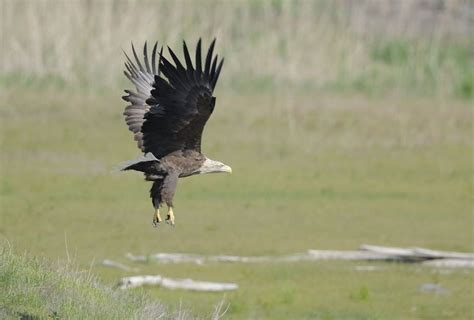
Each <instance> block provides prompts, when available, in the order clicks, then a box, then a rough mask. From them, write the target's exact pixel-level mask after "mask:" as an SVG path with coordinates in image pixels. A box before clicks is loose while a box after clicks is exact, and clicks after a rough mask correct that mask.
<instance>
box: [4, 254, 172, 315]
mask: <svg viewBox="0 0 474 320" xmlns="http://www.w3.org/2000/svg"><path fill="white" fill-rule="evenodd" d="M0 288H1V290H2V294H1V295H0V317H1V318H2V319H30V320H35V319H119V318H120V319H143V318H147V319H149V318H152V316H154V317H155V318H156V317H160V316H161V317H163V318H165V317H166V316H167V314H166V312H165V308H164V307H163V306H162V305H161V304H159V303H158V302H153V301H152V300H151V299H150V298H149V297H146V295H144V294H140V293H138V292H136V293H130V292H123V291H118V290H112V288H110V287H106V286H102V285H100V284H98V283H97V282H96V281H95V279H94V276H92V275H91V274H90V273H88V272H79V271H74V270H72V269H71V267H70V266H67V265H66V264H61V265H59V266H55V267H53V266H51V265H48V263H45V262H44V261H40V260H38V259H32V258H28V257H26V256H16V255H14V254H12V252H11V250H10V248H8V247H7V246H5V247H3V246H2V248H0ZM168 318H171V317H169V316H168Z"/></svg>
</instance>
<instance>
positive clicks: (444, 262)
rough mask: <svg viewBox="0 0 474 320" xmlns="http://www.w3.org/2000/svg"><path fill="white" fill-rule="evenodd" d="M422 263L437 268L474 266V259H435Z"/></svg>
mask: <svg viewBox="0 0 474 320" xmlns="http://www.w3.org/2000/svg"><path fill="white" fill-rule="evenodd" d="M422 264H423V265H424V266H429V267H436V268H471V269H472V268H474V260H465V259H435V260H427V261H424V262H423V263H422Z"/></svg>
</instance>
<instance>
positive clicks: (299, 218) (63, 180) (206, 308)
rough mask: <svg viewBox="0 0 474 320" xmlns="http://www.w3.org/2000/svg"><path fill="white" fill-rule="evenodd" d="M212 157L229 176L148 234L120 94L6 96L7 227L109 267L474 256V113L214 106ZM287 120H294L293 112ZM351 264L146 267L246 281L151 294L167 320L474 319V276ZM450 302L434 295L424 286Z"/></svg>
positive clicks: (240, 99)
mask: <svg viewBox="0 0 474 320" xmlns="http://www.w3.org/2000/svg"><path fill="white" fill-rule="evenodd" d="M216 94H217V96H218V106H217V108H216V112H215V114H214V116H213V118H212V119H211V121H210V122H209V124H208V127H207V129H206V132H205V138H204V147H203V148H204V150H205V151H206V153H207V154H208V155H209V156H211V157H213V158H216V159H219V160H222V161H224V162H226V163H229V164H230V165H231V166H232V167H233V169H234V174H232V175H230V176H229V175H209V176H201V177H192V178H188V179H184V180H181V181H180V184H179V189H178V193H177V198H176V201H175V202H176V214H177V226H176V227H175V228H171V227H168V226H166V225H164V226H161V227H160V228H158V229H154V228H152V226H151V215H152V209H151V204H150V201H149V198H148V194H147V192H148V188H149V185H148V184H147V183H145V182H143V181H142V177H141V176H140V175H138V174H134V173H111V169H112V168H113V167H114V166H115V165H116V164H118V163H120V162H122V161H123V160H126V159H130V158H132V157H134V156H135V155H136V153H137V151H136V150H135V146H134V143H133V141H132V139H131V135H130V134H129V132H127V130H126V127H125V126H124V125H123V123H122V117H121V108H122V105H121V102H120V100H119V96H120V93H119V91H118V90H117V91H116V92H106V93H101V94H95V93H92V92H88V93H81V92H76V91H68V90H64V89H60V90H58V89H55V88H54V87H53V88H43V89H35V88H29V89H28V90H25V89H24V88H17V89H15V88H9V89H7V90H5V91H4V96H3V100H4V101H9V105H10V107H8V108H3V109H2V118H3V119H4V121H3V124H2V131H3V134H2V136H3V137H4V141H3V146H2V155H1V157H2V189H1V191H2V222H1V224H0V232H1V234H2V236H3V237H5V238H7V239H8V240H9V241H10V242H11V243H12V245H13V247H14V248H16V250H18V251H20V252H21V251H24V250H26V251H27V252H29V253H31V254H33V255H35V256H45V257H48V258H50V259H53V260H56V259H62V260H65V259H71V260H73V261H75V262H76V263H78V264H79V266H80V267H82V268H86V269H88V268H89V267H90V266H91V265H92V266H93V267H92V272H93V273H95V274H97V275H99V277H100V278H101V279H102V280H103V281H104V282H106V283H111V284H113V283H115V282H116V281H117V279H118V278H119V277H120V276H123V275H124V272H123V271H117V270H114V269H106V268H103V267H100V266H99V264H100V261H101V260H102V259H105V258H107V259H113V260H117V261H122V262H126V260H125V258H124V254H125V253H127V252H132V253H135V254H149V253H155V252H190V253H203V254H205V253H210V254H241V255H266V254H285V253H293V252H302V251H305V250H307V249H311V248H313V249H355V248H357V247H358V246H359V245H360V244H363V243H372V244H380V245H395V246H423V247H429V248H435V249H445V250H458V251H473V250H474V244H473V239H472V237H473V236H472V221H473V220H472V219H473V216H472V214H473V213H472V178H473V172H472V171H473V168H472V151H473V149H472V140H471V139H472V108H471V107H470V106H468V104H467V103H466V102H463V101H456V100H446V101H442V100H440V101H436V102H433V101H431V100H427V99H422V98H420V99H415V98H410V99H405V100H404V99H400V98H399V99H395V98H391V99H378V98H361V97H358V96H347V97H344V96H341V95H338V96H334V97H332V96H327V95H324V94H322V93H321V94H316V93H314V94H313V93H301V94H300V93H298V94H297V95H293V94H290V93H287V94H286V95H282V96H281V97H280V96H277V95H274V96H272V95H268V94H264V95H257V94H253V95H240V94H239V95H237V94H235V93H234V92H231V91H218V92H217V93H216ZM288 105H289V106H290V107H288ZM355 265H357V264H355V263H333V262H324V263H315V264H313V263H294V264H293V263H292V264H277V265H272V264H262V265H238V264H236V265H221V264H219V265H213V264H210V265H204V266H196V265H192V264H189V265H188V264H185V265H156V264H153V263H151V262H150V263H149V264H144V265H138V267H139V268H140V272H139V273H141V274H149V273H151V274H155V273H156V274H162V275H164V276H169V277H177V278H184V277H191V278H194V279H200V280H214V281H229V282H237V283H238V284H239V286H240V288H239V290H238V291H236V292H232V293H227V294H225V295H222V294H205V293H189V292H183V291H167V290H164V289H154V288H150V289H149V290H148V291H149V292H150V293H151V294H152V295H153V297H156V298H158V299H159V300H161V301H163V302H165V303H166V304H167V305H169V306H170V307H171V308H179V307H180V306H182V307H183V308H184V309H185V310H189V311H190V312H192V313H193V314H195V315H198V316H199V315H200V316H203V317H205V316H206V315H209V314H210V312H211V311H212V308H213V306H214V305H215V304H216V303H218V302H219V301H220V300H221V299H222V298H223V297H225V299H226V300H227V301H228V302H229V303H230V308H229V311H228V313H227V316H228V318H231V319H232V318H235V319H241V318H268V319H276V318H281V319H286V318H290V317H294V318H320V319H368V318H370V319H372V318H373V319H401V318H403V319H410V318H412V319H419V318H423V319H433V318H437V317H442V318H443V317H452V318H456V319H463V318H464V319H468V318H469V317H471V316H472V312H473V309H472V304H471V303H470V301H472V298H473V290H472V281H473V274H472V272H465V271H459V272H454V273H448V274H446V273H442V272H439V271H435V270H431V269H425V268H420V267H419V266H416V265H386V264H380V265H381V266H383V268H384V271H381V272H373V273H363V272H356V271H354V270H353V267H354V266H355ZM427 282H435V283H439V284H441V285H442V286H443V287H445V288H446V289H447V290H448V294H446V295H442V296H438V295H434V294H430V293H422V292H419V291H418V288H419V286H420V285H422V284H423V283H427Z"/></svg>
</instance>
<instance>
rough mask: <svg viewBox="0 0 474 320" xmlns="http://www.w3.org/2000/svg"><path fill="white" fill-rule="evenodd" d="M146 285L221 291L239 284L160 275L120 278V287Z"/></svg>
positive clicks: (231, 288) (233, 288) (234, 287)
mask: <svg viewBox="0 0 474 320" xmlns="http://www.w3.org/2000/svg"><path fill="white" fill-rule="evenodd" d="M144 285H153V286H161V287H163V288H167V289H184V290H192V291H207V292H219V291H230V290H236V289H237V288H238V285H237V284H235V283H224V282H208V281H195V280H192V279H171V278H165V277H162V276H160V275H156V276H150V275H147V276H132V277H125V278H122V279H120V281H119V287H120V288H121V289H129V288H136V287H141V286H144Z"/></svg>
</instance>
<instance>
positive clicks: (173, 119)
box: [120, 40, 232, 226]
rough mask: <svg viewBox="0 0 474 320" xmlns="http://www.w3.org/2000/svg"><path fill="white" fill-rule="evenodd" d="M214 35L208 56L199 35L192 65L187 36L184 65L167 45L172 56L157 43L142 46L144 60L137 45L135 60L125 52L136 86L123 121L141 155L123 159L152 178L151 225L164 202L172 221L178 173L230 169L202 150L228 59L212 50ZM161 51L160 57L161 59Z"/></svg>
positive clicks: (128, 166)
mask: <svg viewBox="0 0 474 320" xmlns="http://www.w3.org/2000/svg"><path fill="white" fill-rule="evenodd" d="M214 45H215V40H214V41H212V43H211V45H210V46H209V49H208V50H207V54H206V57H205V61H204V65H203V62H202V57H201V40H199V41H198V43H197V45H196V52H195V59H194V65H193V63H192V59H191V56H190V54H189V50H188V47H187V45H186V43H185V42H184V41H183V54H184V64H183V63H182V62H181V61H180V60H179V58H178V57H177V56H176V54H175V53H174V52H173V50H171V49H170V48H169V47H168V52H169V55H170V56H171V60H172V61H170V60H168V59H166V58H165V57H164V56H163V48H161V50H160V52H159V53H158V52H157V48H158V43H155V45H154V46H153V50H152V53H151V63H150V60H149V58H148V49H147V44H146V43H145V45H144V48H143V64H142V62H141V61H140V59H139V58H138V55H137V53H136V51H135V48H134V46H133V45H132V53H133V57H134V59H135V62H134V61H132V59H130V58H129V57H128V55H127V54H125V56H126V58H127V61H126V62H125V68H126V70H125V71H124V73H125V76H126V77H127V78H128V79H129V80H130V81H131V82H132V83H133V84H134V85H135V91H133V90H125V92H126V93H127V95H126V96H123V99H124V100H125V101H127V102H129V103H130V104H129V105H128V106H127V107H126V108H125V112H124V116H125V122H126V123H127V125H128V128H129V130H130V131H132V132H133V134H134V138H135V140H136V141H137V145H138V148H140V149H141V151H142V152H143V155H142V156H140V157H139V158H137V159H135V160H132V161H129V162H127V163H126V164H124V165H123V166H122V167H121V168H120V169H121V170H136V171H141V172H143V173H144V174H145V179H146V180H148V181H152V182H153V185H152V187H151V190H150V197H151V199H152V203H153V207H154V208H155V213H154V215H153V224H154V225H155V226H157V225H158V224H159V223H160V222H161V221H162V219H161V216H160V211H159V210H160V206H161V205H162V204H163V203H165V204H166V205H167V206H168V215H167V218H166V221H167V222H168V223H170V224H172V225H174V222H175V221H174V213H173V197H174V194H175V191H176V186H177V182H178V178H182V177H187V176H191V175H195V174H204V173H214V172H229V173H230V172H232V169H231V168H230V167H229V166H227V165H225V164H223V163H221V162H218V161H214V160H211V159H209V158H207V157H206V156H205V155H203V154H202V153H201V137H202V132H203V129H204V126H205V124H206V122H207V120H208V119H209V117H210V116H211V114H212V112H213V110H214V106H215V103H216V98H215V97H214V96H213V95H212V93H213V91H214V88H215V86H216V83H217V80H218V79H219V74H220V72H221V69H222V65H223V63H224V59H221V60H220V61H219V59H218V56H217V55H215V56H214V55H213V52H214ZM157 55H158V61H157Z"/></svg>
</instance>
